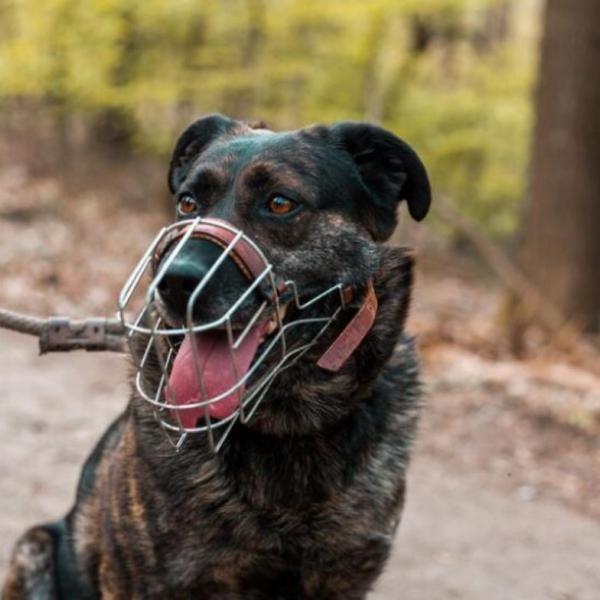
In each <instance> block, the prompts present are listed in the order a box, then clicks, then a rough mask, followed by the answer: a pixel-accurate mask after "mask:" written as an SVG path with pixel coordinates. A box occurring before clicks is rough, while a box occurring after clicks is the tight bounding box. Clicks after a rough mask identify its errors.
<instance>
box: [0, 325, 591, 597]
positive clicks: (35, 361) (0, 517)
mask: <svg viewBox="0 0 600 600" xmlns="http://www.w3.org/2000/svg"><path fill="white" fill-rule="evenodd" d="M124 372H125V367H124V363H123V360H122V359H121V358H119V357H117V356H114V355H101V354H88V355H86V354H82V353H79V354H72V355H61V356H47V357H43V358H38V357H37V355H36V346H35V342H33V341H32V340H31V339H29V338H25V337H23V336H19V335H16V334H10V333H4V332H0V381H2V382H3V385H2V388H0V403H1V406H2V411H3V418H2V420H1V422H0V440H1V442H0V444H1V446H2V460H1V461H0V481H2V489H1V493H0V539H1V540H2V541H1V542H0V574H1V573H3V571H4V568H5V566H6V560H7V557H8V554H9V552H10V548H11V546H12V544H13V542H14V540H15V538H16V537H17V536H18V534H19V533H20V532H21V531H22V530H23V529H24V528H25V527H27V526H28V525H31V524H34V523H36V522H39V521H43V520H45V519H50V518H55V517H57V516H59V515H61V514H62V513H63V512H64V511H65V510H66V509H67V508H68V506H69V503H70V501H71V498H72V496H73V493H74V488H75V482H76V479H77V477H78V473H79V469H80V466H81V464H82V461H83V459H84V457H85V455H86V454H87V452H89V450H90V449H91V448H92V446H93V445H94V443H95V441H96V439H97V437H98V436H99V434H100V433H101V431H102V430H103V429H104V427H105V426H106V424H107V423H108V422H109V420H110V419H111V418H112V417H113V416H114V415H115V414H116V413H117V412H118V411H119V409H120V408H121V407H122V406H123V404H124V398H125V397H126V394H127V387H126V385H125V384H124ZM67 386H68V388H69V390H70V392H69V397H63V395H62V390H63V389H64V388H65V387H67ZM423 435H424V436H430V435H433V432H432V430H431V428H428V427H424V431H423ZM429 447H430V445H429V444H427V443H422V451H421V452H420V453H419V452H418V450H417V455H416V456H417V458H416V460H415V462H414V464H413V467H412V470H411V474H410V481H409V494H408V504H407V508H406V512H405V516H404V521H403V524H402V527H401V528H400V534H399V536H398V539H397V549H396V552H395V554H394V556H393V557H392V560H391V561H390V563H389V565H388V569H387V571H386V574H385V575H384V577H383V578H382V580H381V581H380V583H379V585H378V588H377V591H376V592H374V593H373V594H372V598H373V600H392V599H394V600H442V599H443V600H447V599H451V598H460V599H461V600H509V599H510V600H596V599H597V598H599V597H600V523H597V522H595V521H593V520H591V519H590V518H587V517H584V516H580V515H579V514H577V513H576V512H573V511H571V510H569V509H566V508H564V507H562V506H559V505H555V504H552V503H550V502H548V501H547V500H541V499H536V498H531V497H530V496H529V495H528V493H527V489H525V490H521V492H520V494H514V493H512V492H507V491H506V490H505V489H503V488H502V486H498V487H495V486H494V485H490V478H489V473H487V472H483V470H481V469H479V470H478V469H473V470H471V471H469V470H466V469H464V468H461V467H460V465H457V464H456V463H455V462H451V461H449V460H445V459H444V457H443V455H440V453H439V452H438V453H431V452H428V451H427V450H426V448H429Z"/></svg>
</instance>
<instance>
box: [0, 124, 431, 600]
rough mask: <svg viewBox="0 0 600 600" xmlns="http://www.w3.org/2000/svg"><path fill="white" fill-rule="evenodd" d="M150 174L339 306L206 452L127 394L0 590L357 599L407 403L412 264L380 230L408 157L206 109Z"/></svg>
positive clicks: (388, 518) (409, 415)
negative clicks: (313, 340) (350, 343)
mask: <svg viewBox="0 0 600 600" xmlns="http://www.w3.org/2000/svg"><path fill="white" fill-rule="evenodd" d="M169 185H170V188H171V190H172V192H173V194H174V197H175V200H176V202H177V204H178V206H179V211H180V213H183V215H184V216H186V217H189V216H190V214H197V215H200V216H211V217H218V218H221V219H226V220H228V221H229V222H231V223H233V224H234V225H236V226H237V227H239V228H240V229H243V230H244V232H245V233H247V234H248V235H249V236H250V237H251V238H253V239H254V240H255V241H256V242H257V243H258V244H259V245H260V246H261V248H263V249H264V250H265V251H266V252H268V256H269V259H270V260H271V262H272V264H273V265H274V267H275V270H276V271H277V272H279V273H282V274H284V275H285V276H286V277H289V278H291V279H294V280H295V281H296V282H297V283H298V286H299V289H300V291H301V292H302V291H305V290H315V291H318V290H320V289H324V288H325V287H327V286H330V285H332V284H335V283H337V282H340V281H341V282H343V283H344V284H345V285H351V286H353V287H354V288H355V289H356V290H357V293H356V294H355V299H354V300H353V302H352V303H351V306H349V307H348V308H347V309H345V311H344V315H345V317H344V318H343V319H341V321H340V323H339V325H336V324H334V325H333V326H332V327H331V328H330V329H331V332H330V333H329V334H328V336H325V337H324V338H323V340H322V341H321V340H320V341H319V342H318V344H317V345H316V346H315V347H314V348H312V349H311V350H310V352H309V353H307V354H306V355H305V356H304V357H303V358H302V359H301V360H300V361H299V362H297V363H296V364H295V365H294V366H293V368H291V369H288V370H287V371H285V372H283V373H281V374H280V375H279V377H278V378H277V379H276V380H275V383H274V384H273V386H272V387H271V389H270V391H269V393H268V395H267V396H266V398H265V399H264V401H263V403H262V404H261V405H260V408H259V409H258V411H257V413H256V415H255V418H254V419H253V420H252V421H250V423H249V424H247V425H241V424H238V425H236V427H235V428H234V430H233V431H232V433H231V435H230V437H229V438H228V439H227V441H226V442H225V444H224V446H223V448H222V450H221V451H220V452H219V453H218V454H216V455H214V454H212V453H211V452H210V450H209V448H208V446H207V442H206V438H205V437H204V436H202V435H198V436H196V437H193V439H191V440H190V442H189V443H186V444H185V445H184V447H183V448H182V450H181V451H180V452H179V453H175V452H174V451H173V449H172V447H171V446H170V445H169V443H168V441H167V440H166V438H165V436H164V433H163V432H162V431H161V429H160V427H158V426H157V424H156V421H155V420H154V418H153V416H152V410H151V407H150V406H149V405H147V404H146V403H144V402H142V401H141V399H140V398H139V397H137V396H136V393H135V391H134V393H133V394H132V399H131V401H130V403H129V405H128V407H127V408H126V410H125V412H124V413H123V415H121V416H120V417H119V418H118V419H117V420H116V421H115V422H114V423H113V424H112V425H111V426H110V427H109V429H108V430H107V432H106V433H105V434H104V436H103V437H102V439H101V440H100V442H99V444H98V445H97V446H96V448H95V450H94V451H93V452H92V454H91V456H90V457H89V459H88V460H87V462H86V464H85V466H84V468H83V472H82V476H81V481H80V484H79V488H78V491H77V497H76V500H75V505H74V507H73V508H72V509H71V511H70V512H69V513H68V514H67V516H66V517H65V518H64V519H62V520H61V521H58V522H56V523H52V524H46V525H41V526H37V527H34V528H32V529H30V530H29V531H28V532H27V533H25V535H24V536H23V537H22V538H21V539H20V541H19V542H18V543H17V546H16V548H15V550H14V554H13V557H12V562H11V564H10V568H9V572H8V577H7V580H6V583H5V587H4V594H3V598H5V599H6V600H15V599H18V598H35V599H42V598H44V599H45V598H73V599H78V600H85V599H88V598H100V597H104V598H161V599H164V598H205V599H215V598H218V599H227V600H241V599H243V600H253V599H256V600H259V599H269V600H273V599H289V600H291V599H303V598H304V599H305V598H313V599H344V600H350V599H358V598H364V597H365V595H366V594H367V592H368V591H369V589H370V587H371V585H372V584H373V582H374V581H375V579H376V578H377V576H378V575H379V574H380V572H381V571H382V568H383V566H384V564H385V561H386V559H387V557H388V555H389V553H390V549H391V545H392V538H393V535H394V531H395V529H396V526H397V524H398V520H399V515H400V512H401V509H402V505H403V499H404V491H405V473H406V468H407V463H408V459H409V453H410V447H411V442H412V440H413V437H414V435H415V427H416V424H417V419H418V413H419V381H418V364H417V359H416V357H415V349H414V344H413V341H412V339H411V338H410V337H408V336H407V335H406V334H404V333H403V327H404V322H405V319H406V314H407V310H408V305H409V296H410V289H411V282H412V265H413V259H412V256H411V253H410V251H408V250H407V249H405V248H390V247H386V246H384V245H382V243H381V242H383V241H385V240H386V239H388V238H389V237H390V235H391V234H392V232H393V230H394V228H395V225H396V222H397V216H396V213H397V208H398V205H399V203H400V201H401V200H406V201H407V204H408V210H409V212H410V214H411V215H412V216H413V217H414V218H415V219H418V220H420V219H422V218H423V217H424V216H425V215H426V213H427V211H428V209H429V204H430V186H429V181H428V177H427V174H426V171H425V168H424V167H423V165H422V163H421V161H420V159H419V158H418V157H417V155H416V153H415V152H414V151H413V150H412V149H411V148H410V147H409V146H408V145H407V144H406V143H405V142H403V141H402V140H400V139H399V138H397V137H396V136H395V135H393V134H391V133H389V132H388V131H385V130H384V129H381V128H379V127H376V126H373V125H370V124H365V123H352V122H344V123H339V124H336V125H333V126H331V127H326V126H311V127H308V128H305V129H301V130H298V131H293V132H284V133H273V132H271V131H268V130H266V129H264V128H262V126H257V127H255V126H252V125H249V124H246V123H243V122H240V121H234V120H231V119H228V118H226V117H222V116H218V115H215V116H209V117H205V118H202V119H200V120H198V121H197V122H195V123H194V124H193V125H191V126H190V127H189V128H188V129H187V130H186V131H185V132H184V133H183V135H182V136H181V137H180V139H179V141H178V142H177V145H176V147H175V151H174V154H173V157H172V160H171V168H170V173H169ZM284 205H285V211H284V212H282V211H280V208H281V207H282V206H284ZM180 216H181V215H180ZM369 278H373V281H374V287H375V292H376V295H377V298H378V301H379V310H378V312H377V316H376V320H375V323H374V326H373V327H372V329H371V330H370V332H369V333H368V335H367V337H366V338H365V339H364V340H363V342H362V343H361V344H360V346H359V347H358V349H357V350H356V351H355V352H354V353H353V354H352V356H351V357H350V359H349V360H348V361H347V362H346V364H345V365H344V366H343V367H342V368H341V369H340V370H339V371H338V372H336V373H330V372H326V371H324V370H323V369H320V368H319V367H318V366H317V365H316V361H317V360H318V358H319V356H320V355H322V354H323V352H324V350H325V349H326V348H327V346H328V344H329V343H330V342H331V339H334V338H335V336H336V335H337V333H339V332H340V331H341V329H342V327H343V326H344V322H348V320H349V319H350V318H351V316H352V315H353V314H354V312H355V310H356V307H357V306H360V303H361V299H362V297H364V293H365V292H364V290H365V285H366V282H367V280H368V279H369ZM215 301H216V300H215ZM175 308H176V307H175ZM344 319H345V321H344Z"/></svg>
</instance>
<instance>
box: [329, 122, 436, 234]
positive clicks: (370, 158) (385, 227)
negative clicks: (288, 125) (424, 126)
mask: <svg viewBox="0 0 600 600" xmlns="http://www.w3.org/2000/svg"><path fill="white" fill-rule="evenodd" d="M331 133H332V134H333V136H334V139H335V140H336V141H337V142H338V143H339V144H340V145H341V146H342V148H344V150H346V152H348V154H350V157H351V158H352V160H353V162H354V164H355V166H356V169H357V170H358V173H359V175H360V177H361V179H362V182H363V184H364V186H365V188H366V189H367V191H368V193H369V195H370V197H371V201H370V206H369V207H366V208H367V210H368V216H369V219H368V220H369V224H370V225H371V227H370V229H371V231H372V234H373V237H374V238H375V239H376V240H378V241H384V240H386V239H388V238H389V237H390V235H392V233H393V231H394V228H395V227H396V224H397V216H396V211H397V208H398V204H399V203H400V202H401V201H402V200H406V202H407V203H408V211H409V213H410V215H411V217H413V219H416V220H417V221H420V220H421V219H423V218H425V215H427V213H428V211H429V205H430V204H431V186H430V184H429V177H428V176H427V171H426V170H425V166H424V165H423V163H422V162H421V159H420V158H419V157H418V155H417V153H416V152H415V151H414V150H413V149H412V148H411V147H410V146H409V145H408V144H407V143H406V142H404V141H403V140H401V139H400V138H399V137H396V136H395V135H394V134H393V133H390V132H389V131H386V130H385V129H383V128H381V127H377V126H376V125H371V124H369V123H354V122H342V123H337V124H335V125H333V126H332V127H331Z"/></svg>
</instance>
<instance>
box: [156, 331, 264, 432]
mask: <svg viewBox="0 0 600 600" xmlns="http://www.w3.org/2000/svg"><path fill="white" fill-rule="evenodd" d="M266 326H267V323H261V324H259V325H256V326H255V327H253V328H252V329H251V330H250V331H249V332H248V333H247V334H246V336H245V338H244V340H243V341H242V342H241V343H240V345H239V346H238V348H237V349H235V350H230V347H229V338H228V336H227V332H225V331H210V332H205V333H197V334H195V335H194V336H193V338H192V337H190V335H186V336H185V339H184V340H183V343H182V344H181V348H179V352H178V353H177V356H176V357H175V361H174V362H173V369H172V370H171V377H170V378H169V387H168V388H167V390H166V397H167V400H168V402H169V403H170V404H177V405H178V406H183V405H185V404H193V403H195V402H201V401H203V400H209V399H211V398H214V397H215V396H219V395H220V394H222V393H224V392H226V391H227V390H229V389H231V388H232V387H233V386H234V385H235V384H236V383H237V382H238V381H239V380H240V379H242V378H243V377H244V375H245V374H246V373H247V372H248V369H249V368H250V364H251V363H252V359H253V358H254V355H255V354H256V351H257V349H258V345H259V344H260V340H261V337H262V335H263V333H264V331H265V329H266ZM192 340H193V341H192ZM192 343H195V344H196V349H197V351H198V352H197V354H198V359H199V369H198V371H199V373H200V376H201V377H202V387H203V388H204V393H205V396H204V397H203V396H202V391H201V389H202V388H201V386H200V385H199V383H198V376H197V371H196V367H195V365H194V351H193V349H192ZM243 393H244V386H243V385H241V386H239V387H238V388H237V389H236V390H234V391H233V392H231V394H227V396H224V397H223V398H221V399H220V400H218V401H217V402H214V403H212V404H209V405H207V406H201V407H198V408H190V409H187V410H181V409H178V408H172V409H171V415H172V416H173V417H174V418H175V419H177V417H179V420H180V422H181V425H182V426H183V427H186V428H192V427H196V426H197V425H196V423H197V421H198V419H200V418H201V417H204V415H205V414H206V413H207V412H208V414H209V415H210V416H211V418H213V419H225V418H227V417H229V416H231V415H232V414H233V413H234V412H235V411H236V410H237V408H238V407H239V405H240V398H241V397H242V395H243ZM176 413H178V415H177V414H176Z"/></svg>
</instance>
